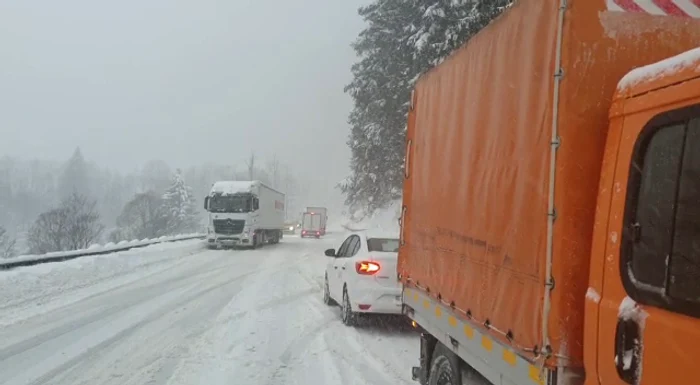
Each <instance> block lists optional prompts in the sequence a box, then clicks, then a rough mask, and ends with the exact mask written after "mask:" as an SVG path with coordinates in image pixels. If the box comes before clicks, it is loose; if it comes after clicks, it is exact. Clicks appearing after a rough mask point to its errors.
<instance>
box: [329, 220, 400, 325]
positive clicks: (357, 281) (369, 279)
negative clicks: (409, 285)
mask: <svg viewBox="0 0 700 385" xmlns="http://www.w3.org/2000/svg"><path fill="white" fill-rule="evenodd" d="M398 251H399V239H398V237H397V236H395V235H393V234H391V235H383V234H373V233H365V232H360V233H354V234H351V235H350V236H348V237H347V238H346V239H345V241H344V242H343V244H342V245H341V246H340V248H339V249H338V250H337V251H336V250H335V249H328V250H326V256H327V257H330V258H329V259H328V264H327V265H326V278H325V284H324V288H323V302H324V303H325V304H327V305H335V304H340V306H341V308H342V312H341V313H342V320H343V323H344V324H345V325H348V326H352V325H354V324H355V323H356V321H357V315H358V313H374V314H401V311H402V301H401V282H400V281H399V280H398V275H397V272H396V263H397V257H398Z"/></svg>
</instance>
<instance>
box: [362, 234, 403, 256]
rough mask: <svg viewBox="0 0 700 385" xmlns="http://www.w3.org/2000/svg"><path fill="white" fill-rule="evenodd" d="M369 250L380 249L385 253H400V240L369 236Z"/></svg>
mask: <svg viewBox="0 0 700 385" xmlns="http://www.w3.org/2000/svg"><path fill="white" fill-rule="evenodd" d="M367 248H368V249H369V251H379V252H385V253H398V252H399V240H398V239H389V238H369V239H367Z"/></svg>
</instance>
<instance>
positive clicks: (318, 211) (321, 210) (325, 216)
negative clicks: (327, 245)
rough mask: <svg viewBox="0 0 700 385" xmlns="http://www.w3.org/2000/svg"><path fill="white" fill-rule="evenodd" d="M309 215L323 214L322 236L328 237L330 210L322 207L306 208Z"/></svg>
mask: <svg viewBox="0 0 700 385" xmlns="http://www.w3.org/2000/svg"><path fill="white" fill-rule="evenodd" d="M306 212H307V213H311V214H321V224H320V226H321V229H320V232H321V235H326V223H327V222H328V209H327V208H325V207H320V206H309V207H307V208H306Z"/></svg>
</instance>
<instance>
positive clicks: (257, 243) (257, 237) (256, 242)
mask: <svg viewBox="0 0 700 385" xmlns="http://www.w3.org/2000/svg"><path fill="white" fill-rule="evenodd" d="M260 238H261V236H260V234H259V233H256V234H254V235H253V249H259V248H260V247H261V246H262V240H261V239H260Z"/></svg>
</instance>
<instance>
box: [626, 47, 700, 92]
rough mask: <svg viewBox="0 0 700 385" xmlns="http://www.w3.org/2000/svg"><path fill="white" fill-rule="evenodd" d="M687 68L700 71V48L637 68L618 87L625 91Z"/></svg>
mask: <svg viewBox="0 0 700 385" xmlns="http://www.w3.org/2000/svg"><path fill="white" fill-rule="evenodd" d="M687 69H694V70H695V71H696V72H700V48H695V49H692V50H690V51H687V52H684V53H682V54H680V55H676V56H673V57H670V58H668V59H666V60H662V61H660V62H658V63H654V64H650V65H647V66H644V67H639V68H635V69H633V70H632V71H630V72H629V73H628V74H627V75H625V76H624V77H623V78H622V79H621V80H620V83H619V84H618V85H617V89H618V90H619V91H624V90H627V89H629V88H630V87H633V86H635V85H637V84H639V83H642V82H648V81H653V80H656V79H659V78H661V77H664V76H668V75H671V74H674V73H677V72H681V71H684V70H687Z"/></svg>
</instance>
